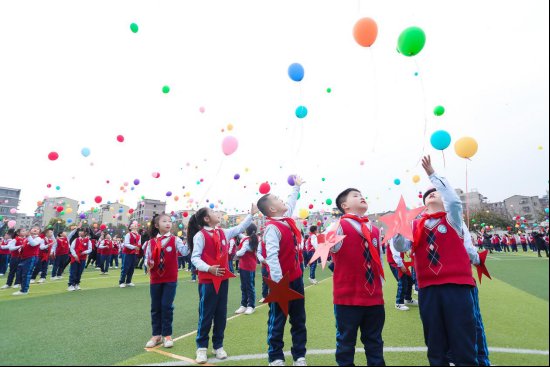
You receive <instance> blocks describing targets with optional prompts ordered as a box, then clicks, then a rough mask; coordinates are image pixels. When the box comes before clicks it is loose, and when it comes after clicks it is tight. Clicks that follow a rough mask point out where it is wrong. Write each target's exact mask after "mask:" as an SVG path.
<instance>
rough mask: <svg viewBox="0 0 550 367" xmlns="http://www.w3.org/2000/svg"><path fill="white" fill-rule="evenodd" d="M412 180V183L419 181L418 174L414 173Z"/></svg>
mask: <svg viewBox="0 0 550 367" xmlns="http://www.w3.org/2000/svg"><path fill="white" fill-rule="evenodd" d="M413 182H414V183H419V182H420V176H419V175H414V176H413Z"/></svg>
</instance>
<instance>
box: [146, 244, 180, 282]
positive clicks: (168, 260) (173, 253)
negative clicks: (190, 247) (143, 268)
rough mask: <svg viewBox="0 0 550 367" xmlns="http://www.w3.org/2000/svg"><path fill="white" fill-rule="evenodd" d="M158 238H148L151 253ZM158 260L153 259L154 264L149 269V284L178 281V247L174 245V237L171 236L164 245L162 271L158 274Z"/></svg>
mask: <svg viewBox="0 0 550 367" xmlns="http://www.w3.org/2000/svg"><path fill="white" fill-rule="evenodd" d="M158 240H159V239H157V238H154V239H152V240H150V242H149V246H151V253H153V249H154V248H155V246H156V245H157V241H158ZM158 266H159V264H158V261H155V266H154V267H153V268H152V269H150V271H149V273H150V274H151V284H159V283H174V282H177V281H178V248H177V246H176V237H174V236H171V237H170V239H169V240H168V243H167V244H166V246H165V247H164V273H163V274H162V275H160V274H159V269H158Z"/></svg>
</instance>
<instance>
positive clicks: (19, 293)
mask: <svg viewBox="0 0 550 367" xmlns="http://www.w3.org/2000/svg"><path fill="white" fill-rule="evenodd" d="M27 294H29V292H21V291H17V292H15V293H12V296H26V295H27Z"/></svg>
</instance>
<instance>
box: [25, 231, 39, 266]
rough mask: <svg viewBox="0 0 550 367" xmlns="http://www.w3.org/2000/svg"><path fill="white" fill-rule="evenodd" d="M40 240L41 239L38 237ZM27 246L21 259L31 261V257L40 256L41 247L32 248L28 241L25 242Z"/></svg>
mask: <svg viewBox="0 0 550 367" xmlns="http://www.w3.org/2000/svg"><path fill="white" fill-rule="evenodd" d="M37 238H39V237H37ZM24 243H25V245H24V246H23V248H22V249H21V259H22V260H25V259H30V258H31V257H38V255H39V254H40V245H38V246H31V245H30V243H29V242H28V240H25V242H24Z"/></svg>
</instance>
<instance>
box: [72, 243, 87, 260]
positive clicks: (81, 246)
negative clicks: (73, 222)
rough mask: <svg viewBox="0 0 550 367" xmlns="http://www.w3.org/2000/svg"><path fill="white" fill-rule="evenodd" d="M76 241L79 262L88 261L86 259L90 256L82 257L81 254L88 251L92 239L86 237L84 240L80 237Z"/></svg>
mask: <svg viewBox="0 0 550 367" xmlns="http://www.w3.org/2000/svg"><path fill="white" fill-rule="evenodd" d="M75 241H76V244H75V246H74V250H75V252H76V254H77V255H78V260H79V261H86V258H87V257H88V255H86V254H82V255H81V252H83V251H88V244H89V241H90V239H89V238H88V237H86V238H84V239H82V238H80V237H78V238H77V239H76V240H75Z"/></svg>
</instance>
